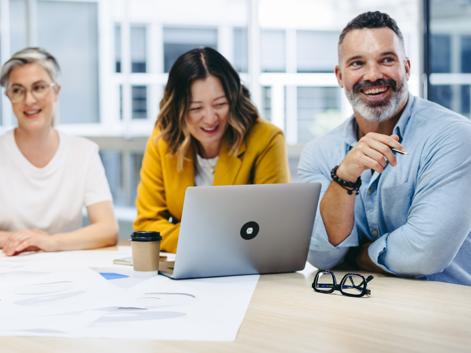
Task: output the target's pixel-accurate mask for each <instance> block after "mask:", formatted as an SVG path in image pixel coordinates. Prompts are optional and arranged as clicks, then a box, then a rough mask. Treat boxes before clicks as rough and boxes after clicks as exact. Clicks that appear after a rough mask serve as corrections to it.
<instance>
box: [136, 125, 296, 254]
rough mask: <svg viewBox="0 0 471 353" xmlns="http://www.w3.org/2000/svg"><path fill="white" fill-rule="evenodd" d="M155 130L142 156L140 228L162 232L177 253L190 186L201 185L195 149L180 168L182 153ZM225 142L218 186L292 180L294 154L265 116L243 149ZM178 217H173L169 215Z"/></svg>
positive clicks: (218, 167) (164, 245) (138, 201)
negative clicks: (171, 148) (290, 155)
mask: <svg viewBox="0 0 471 353" xmlns="http://www.w3.org/2000/svg"><path fill="white" fill-rule="evenodd" d="M158 133H159V131H158V130H157V129H154V131H153V133H152V136H151V137H150V138H149V140H148V142H147V147H146V151H145V154H144V159H143V161H142V169H141V181H140V184H139V187H138V189H137V199H136V208H137V218H136V220H135V221H134V229H135V230H154V231H159V232H160V234H161V235H162V238H163V239H162V242H161V249H162V250H164V251H169V252H176V250H177V242H178V233H179V230H180V220H181V217H182V211H183V200H184V197H185V190H186V188H187V187H188V186H194V185H195V165H194V162H193V153H189V154H188V158H187V159H185V162H184V165H183V170H182V171H180V172H178V171H177V158H176V156H175V155H174V154H171V153H170V151H169V148H168V145H167V143H166V142H165V141H164V140H163V139H159V140H158V141H157V142H155V140H156V136H157V134H158ZM228 152H229V146H228V145H227V144H223V145H222V147H221V152H220V153H219V159H218V162H217V165H216V169H215V173H214V182H213V185H237V184H274V183H287V182H288V181H289V171H288V159H287V154H286V145H285V140H284V137H283V133H282V131H281V130H280V129H278V128H277V127H275V126H274V125H272V124H270V123H269V122H266V121H263V120H260V119H259V120H257V122H256V123H255V124H254V125H253V127H252V128H251V129H250V131H249V133H248V134H247V136H246V139H245V144H244V145H242V146H241V148H240V149H239V151H238V152H237V154H235V155H229V153H228ZM170 217H171V218H172V222H170V221H169V218H170Z"/></svg>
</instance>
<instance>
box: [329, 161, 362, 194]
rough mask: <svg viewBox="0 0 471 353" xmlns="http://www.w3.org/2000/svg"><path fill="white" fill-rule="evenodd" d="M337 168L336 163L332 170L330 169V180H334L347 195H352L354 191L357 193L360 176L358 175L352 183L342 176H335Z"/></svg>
mask: <svg viewBox="0 0 471 353" xmlns="http://www.w3.org/2000/svg"><path fill="white" fill-rule="evenodd" d="M337 169H339V166H338V165H336V166H335V167H333V168H332V170H331V171H330V176H331V177H332V180H333V181H335V182H336V183H337V184H339V185H340V186H341V187H342V188H344V189H345V190H347V193H348V194H349V195H352V194H353V193H355V195H358V193H359V192H360V186H361V178H360V177H358V179H357V181H355V182H354V183H352V182H351V181H347V180H344V179H342V178H339V177H338V176H337Z"/></svg>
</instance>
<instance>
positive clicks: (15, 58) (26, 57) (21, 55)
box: [0, 47, 60, 87]
mask: <svg viewBox="0 0 471 353" xmlns="http://www.w3.org/2000/svg"><path fill="white" fill-rule="evenodd" d="M27 64H38V65H40V66H41V67H42V68H43V69H44V70H46V72H47V73H48V75H49V77H50V78H51V80H52V81H53V82H57V80H58V77H59V74H60V67H59V64H58V62H57V60H56V59H55V58H54V57H53V56H52V55H51V54H50V53H49V52H47V51H46V50H44V49H42V48H36V47H28V48H24V49H22V50H20V51H17V52H16V53H15V54H13V55H12V57H11V58H10V59H8V60H7V62H5V64H3V66H2V71H1V74H0V85H1V86H2V87H6V86H7V85H8V81H9V79H10V74H11V72H12V71H13V70H14V69H16V68H17V67H20V66H23V65H27Z"/></svg>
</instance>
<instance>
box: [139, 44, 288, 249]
mask: <svg viewBox="0 0 471 353" xmlns="http://www.w3.org/2000/svg"><path fill="white" fill-rule="evenodd" d="M288 179H289V172H288V161H287V155H286V146H285V141H284V137H283V133H282V132H281V130H280V129H278V128H277V127H275V126H274V125H272V124H270V123H269V122H266V121H264V120H262V119H261V118H260V117H259V115H258V112H257V109H256V107H255V106H254V105H253V103H252V102H251V101H250V97H249V92H248V90H247V89H246V88H245V87H244V86H243V85H242V84H241V82H240V78H239V75H238V74H237V72H236V71H235V70H234V69H233V67H232V66H231V64H230V63H229V62H228V61H227V60H226V59H225V58H224V57H223V56H222V55H221V54H220V53H218V52H217V51H216V50H214V49H211V48H198V49H193V50H191V51H189V52H187V53H185V54H183V55H182V56H180V57H179V58H178V59H177V60H176V61H175V64H174V65H173V66H172V68H171V70H170V72H169V78H168V82H167V85H166V87H165V92H164V97H163V99H162V100H161V102H160V113H159V115H158V117H157V122H156V127H155V129H154V131H153V133H152V136H151V137H150V138H149V141H148V143H147V147H146V151H145V154H144V159H143V162H142V169H141V181H140V184H139V187H138V195H137V200H136V206H137V213H138V214H137V218H136V220H135V222H134V229H135V230H153V231H159V232H160V233H161V235H162V237H163V240H162V242H161V248H162V250H164V251H169V252H175V251H176V249H177V242H178V234H179V230H180V220H181V217H182V210H183V200H184V195H185V190H186V188H187V187H188V186H194V185H197V186H199V185H235V184H268V183H287V182H288Z"/></svg>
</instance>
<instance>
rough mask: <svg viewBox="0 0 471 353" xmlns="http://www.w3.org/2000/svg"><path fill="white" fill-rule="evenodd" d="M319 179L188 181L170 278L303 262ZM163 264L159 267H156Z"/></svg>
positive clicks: (281, 268)
mask: <svg viewBox="0 0 471 353" xmlns="http://www.w3.org/2000/svg"><path fill="white" fill-rule="evenodd" d="M320 188H321V185H320V183H310V184H300V183H293V184H263V185H260V184H259V185H233V186H200V187H189V188H187V190H186V193H185V202H184V206H183V215H182V222H181V227H180V235H179V239H178V247H177V253H176V255H175V262H174V263H167V264H163V266H161V273H162V274H164V275H166V276H169V277H171V278H174V279H183V278H198V277H216V276H233V275H247V274H256V273H280V272H293V271H298V270H302V269H303V268H304V265H305V263H306V258H307V254H308V249H309V242H310V237H311V233H312V227H313V224H314V217H315V214H316V210H317V204H318V201H319V193H320ZM162 267H163V268H162Z"/></svg>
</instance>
